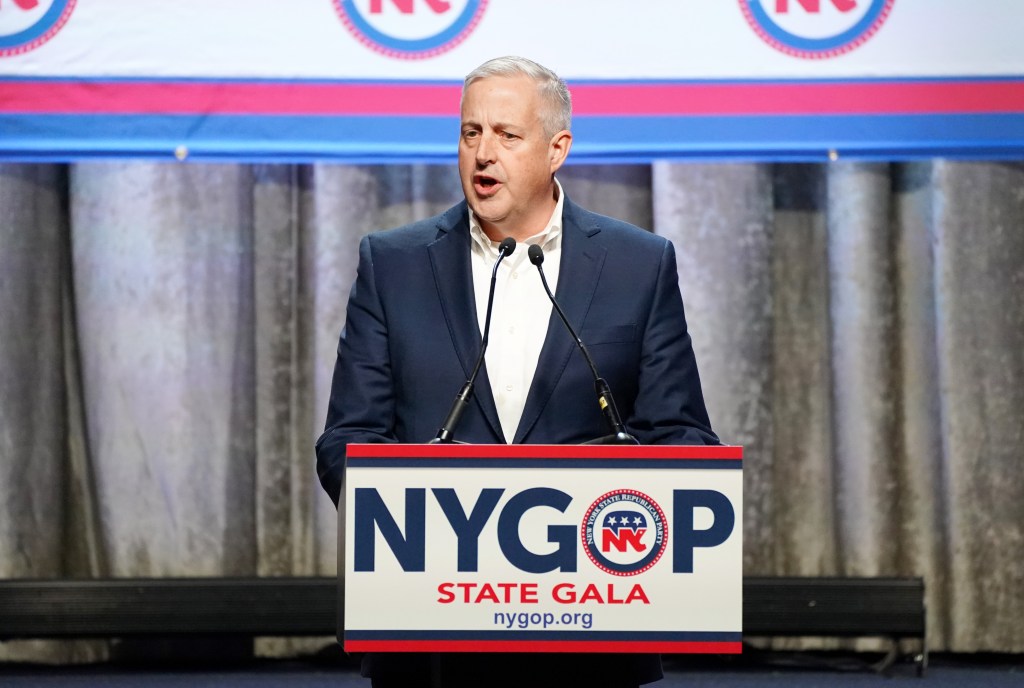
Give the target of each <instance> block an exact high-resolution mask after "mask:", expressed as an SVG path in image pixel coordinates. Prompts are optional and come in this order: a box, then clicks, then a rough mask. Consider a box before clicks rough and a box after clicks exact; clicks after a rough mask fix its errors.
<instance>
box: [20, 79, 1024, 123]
mask: <svg viewBox="0 0 1024 688" xmlns="http://www.w3.org/2000/svg"><path fill="white" fill-rule="evenodd" d="M572 93H573V101H574V110H575V113H576V114H577V115H580V116H587V115H591V116H615V115H642V116H658V115H661V116H672V115H705V116H706V115H806V114H828V115H837V114H847V115H869V114H972V113H1020V112H1024V81H1011V80H996V81H909V82H889V81H886V82H839V83H836V82H830V83H711V84H700V83H697V84H694V83H688V84H645V83H634V84H595V83H584V84H576V85H573V86H572ZM459 94H460V86H458V85H451V84H406V83H402V84H388V83H381V84H331V83H302V82H260V83H241V82H174V81H99V80H90V81H68V80H47V81H28V80H15V81H3V80H0V113H22V114H33V113H38V114H43V113H47V114H101V115H102V114H167V115H205V114H222V115H228V114H234V115H419V116H452V117H454V116H456V115H457V114H458V111H459Z"/></svg>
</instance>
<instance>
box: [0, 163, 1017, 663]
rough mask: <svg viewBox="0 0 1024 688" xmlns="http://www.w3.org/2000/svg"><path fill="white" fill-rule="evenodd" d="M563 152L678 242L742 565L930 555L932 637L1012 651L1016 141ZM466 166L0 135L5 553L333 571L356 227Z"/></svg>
mask: <svg viewBox="0 0 1024 688" xmlns="http://www.w3.org/2000/svg"><path fill="white" fill-rule="evenodd" d="M559 176H560V179H561V180H562V182H563V185H564V186H565V188H566V190H567V192H568V193H569V195H570V196H571V197H572V198H573V199H574V200H576V201H577V202H580V203H581V204H583V205H584V206H587V207H589V208H591V209H593V210H595V211H597V212H601V213H605V214H609V215H614V216H616V217H620V218H623V219H625V220H628V221H631V222H634V223H636V224H638V225H640V226H642V227H646V228H650V229H652V230H653V231H655V232H657V233H658V234H662V235H664V236H666V237H668V238H670V239H671V240H672V241H673V242H674V244H675V246H676V252H677V255H678V258H679V269H680V286H681V288H682V292H683V299H684V301H685V304H686V307H687V317H688V320H689V323H690V328H691V333H692V335H693V339H694V343H695V348H696V352H697V359H698V363H699V365H700V370H701V375H702V379H703V382H704V390H705V395H706V397H707V401H708V405H709V410H710V412H711V418H712V423H713V425H714V427H715V428H716V430H717V431H718V433H719V434H720V435H721V437H722V438H723V440H724V441H726V442H729V443H733V444H742V445H744V446H745V447H746V451H745V456H746V460H745V462H744V463H745V471H744V474H745V514H744V538H745V545H744V547H745V551H744V562H745V573H746V574H748V575H808V576H815V575H854V576H876V575H913V576H923V577H924V578H925V580H926V583H927V596H928V608H929V617H928V621H929V637H930V642H929V644H930V646H931V647H932V649H935V650H954V651H978V650H994V651H1008V652H1022V651H1024V624H1022V623H1021V619H1024V566H1022V563H1021V562H1024V478H1022V457H1024V449H1022V447H1024V165H1022V164H1018V163H1013V164H1006V163H994V162H985V163H959V162H957V163H954V162H946V161H934V162H922V163H912V164H899V165H896V164H892V165H890V164H866V163H847V162H836V163H831V164H828V165H795V164H786V165H769V164H722V165H710V164H683V163H657V164H655V165H653V166H608V167H596V166H570V167H569V168H567V169H566V170H564V172H563V173H562V174H560V175H559ZM460 196H461V192H460V187H459V183H458V177H457V174H456V171H455V169H454V166H444V167H440V166H437V167H435V166H341V165H312V166H284V165H280V166H278V165H275V166H259V165H257V166H247V165H193V164H163V163H144V162H130V163H125V162H103V163H82V164H77V165H72V166H58V165H3V166H0V577H3V578H53V577H97V576H98V577H130V576H143V577H148V576H157V577H160V576H218V575H225V576H227V575H231V576H253V575H260V576H287V575H333V574H334V573H335V560H336V546H335V537H336V534H335V515H334V510H333V507H332V505H331V502H330V500H329V499H328V498H327V497H326V495H324V494H323V493H322V492H321V490H320V488H319V485H318V484H317V481H316V477H315V472H314V455H313V440H314V439H315V437H316V436H317V435H318V434H319V432H320V430H321V429H322V425H323V419H324V416H325V412H326V404H327V397H328V391H329V385H330V377H331V371H332V367H333V363H334V356H335V351H336V347H337V339H338V334H339V332H340V330H341V327H342V325H343V324H344V312H345V304H346V300H347V297H348V292H349V288H350V286H351V283H352V280H353V278H354V276H355V267H356V247H357V243H358V240H359V238H360V237H361V236H362V235H364V234H366V233H368V232H371V231H375V230H379V229H384V228H388V227H393V226H397V225H400V224H403V223H405V222H408V221H411V220H413V219H418V218H422V217H426V216H428V215H432V214H435V213H437V212H440V211H441V210H443V209H445V208H446V207H448V206H449V205H450V204H452V203H453V202H455V201H457V200H458V199H459V198H460ZM410 288H415V287H414V286H412V285H411V286H410ZM454 391H455V390H453V394H454ZM275 647H276V649H275V648H273V647H272V648H270V649H269V650H268V651H269V652H275V651H277V652H282V651H283V652H287V651H288V650H287V648H288V647H294V646H288V645H287V644H285V645H278V646H275ZM102 653H103V647H102V645H101V644H98V643H91V644H88V643H79V644H73V643H62V644H55V643H7V644H0V659H45V660H50V661H74V660H77V659H83V658H85V659H88V658H90V657H95V656H100V655H102Z"/></svg>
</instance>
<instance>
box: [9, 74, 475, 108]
mask: <svg viewBox="0 0 1024 688" xmlns="http://www.w3.org/2000/svg"><path fill="white" fill-rule="evenodd" d="M459 97H460V87H459V86H444V85H429V84H424V85H416V84H401V85H394V84H362V85H357V84H304V83H291V82H285V83H237V82H223V83H205V82H204V83H192V82H190V83H181V82H173V81H168V82H163V81H160V82H131V81H116V82H109V81H106V82H105V81H80V82H73V81H71V82H69V81H44V82H32V81H14V82H11V81H8V82H0V112H21V113H37V114H43V113H49V114H98V115H113V114H140V115H157V114H160V115H196V114H216V115H374V114H387V115H456V114H458V112H459Z"/></svg>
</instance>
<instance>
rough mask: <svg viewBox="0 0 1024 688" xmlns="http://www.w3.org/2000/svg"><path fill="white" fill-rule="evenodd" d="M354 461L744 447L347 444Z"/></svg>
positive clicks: (705, 452)
mask: <svg viewBox="0 0 1024 688" xmlns="http://www.w3.org/2000/svg"><path fill="white" fill-rule="evenodd" d="M345 454H346V455H347V456H348V457H349V458H353V459H409V458H424V459H439V458H440V459H481V458H483V459H596V460H599V459H666V460H668V459H708V460H730V461H735V460H737V459H742V458H743V447H738V446H701V445H688V446H682V445H658V446H630V445H602V444H586V445H577V444H572V445H563V444H514V445H513V444H350V445H348V449H347V450H346V452H345Z"/></svg>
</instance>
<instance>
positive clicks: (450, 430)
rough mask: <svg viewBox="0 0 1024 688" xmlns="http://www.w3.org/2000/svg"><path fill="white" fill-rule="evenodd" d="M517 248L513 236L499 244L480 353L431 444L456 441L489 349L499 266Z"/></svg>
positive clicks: (492, 272) (488, 294)
mask: <svg viewBox="0 0 1024 688" xmlns="http://www.w3.org/2000/svg"><path fill="white" fill-rule="evenodd" d="M515 250H516V240H515V239H513V238H512V237H505V238H504V239H502V241H501V243H500V244H498V259H497V260H496V261H494V268H493V269H492V270H491V288H490V291H489V292H488V293H487V315H486V316H485V317H484V334H483V338H482V339H481V340H480V355H479V356H477V359H476V365H474V366H473V372H472V373H471V374H470V376H469V378H468V379H467V380H466V383H465V384H464V385H462V389H460V390H459V393H458V394H456V395H455V400H454V401H453V402H452V407H451V409H450V410H449V411H448V415H447V416H446V417H445V419H444V422H443V423H441V428H440V429H439V430H438V431H437V437H435V438H434V439H432V440H431V441H430V444H440V443H452V442H454V441H455V428H456V426H458V424H459V420H460V419H461V418H462V412H463V411H465V410H466V406H468V405H469V400H470V398H471V397H472V396H473V385H474V384H475V383H476V376H477V373H479V372H480V366H481V365H483V362H484V353H486V351H487V337H488V334H489V333H490V330H491V307H492V305H493V304H494V286H495V284H496V283H497V281H498V266H499V265H501V261H502V260H504V259H505V257H506V256H510V255H512V252H513V251H515Z"/></svg>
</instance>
